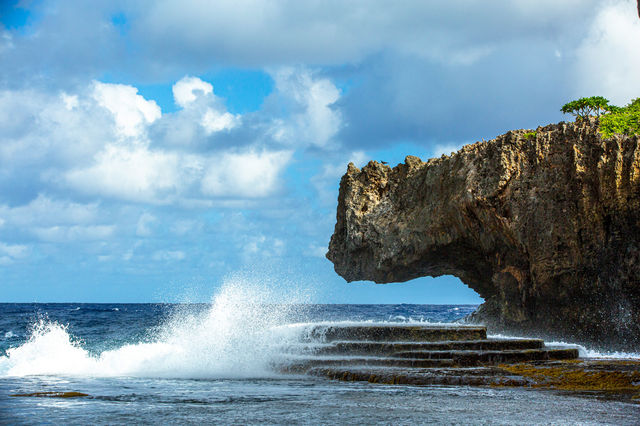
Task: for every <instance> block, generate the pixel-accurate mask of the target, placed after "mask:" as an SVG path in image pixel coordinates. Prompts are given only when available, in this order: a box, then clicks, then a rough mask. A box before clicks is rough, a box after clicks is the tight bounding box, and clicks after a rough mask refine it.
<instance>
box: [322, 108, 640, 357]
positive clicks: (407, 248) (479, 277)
mask: <svg viewBox="0 0 640 426" xmlns="http://www.w3.org/2000/svg"><path fill="white" fill-rule="evenodd" d="M327 257H328V258H329V259H330V260H331V261H332V262H333V263H334V265H335V270H336V272H337V273H338V274H340V275H341V276H343V277H344V278H345V279H346V280H347V281H354V280H372V281H375V282H377V283H388V282H398V281H407V280H410V279H413V278H417V277H422V276H440V275H455V276H457V277H459V278H460V279H461V280H462V281H463V282H464V283H465V284H467V285H468V286H469V287H471V288H472V289H474V290H475V291H476V292H477V293H478V294H479V295H480V296H481V297H482V298H484V300H485V303H484V304H483V305H482V306H481V307H480V308H479V310H478V311H477V312H476V313H474V315H473V316H472V320H474V321H478V322H483V323H485V324H486V325H488V326H489V330H490V331H492V332H498V331H500V332H502V331H506V332H511V333H519V334H524V335H535V336H540V337H545V338H559V339H564V340H571V341H574V342H582V343H588V344H591V345H593V344H595V345H596V346H598V347H605V348H615V349H624V350H640V138H638V137H628V136H619V135H616V136H614V137H613V138H611V139H606V140H605V139H602V138H601V137H600V135H599V133H598V131H597V124H596V123H595V122H593V121H592V122H588V123H582V124H580V125H577V124H574V123H560V124H556V125H549V126H546V127H544V128H542V127H541V128H538V129H537V131H536V132H535V133H532V132H527V131H524V130H518V131H511V132H508V133H506V134H505V135H502V136H499V137H497V138H496V139H495V140H492V141H488V142H478V143H475V144H473V145H468V146H465V147H464V148H462V149H461V150H460V151H458V152H457V153H453V154H452V155H451V156H443V157H441V158H436V159H431V160H429V161H427V162H422V161H421V160H420V159H418V158H417V157H411V156H409V157H407V158H406V161H405V163H404V164H399V165H397V166H396V167H394V168H390V167H388V166H386V165H383V164H379V163H377V162H370V163H369V164H368V165H367V166H365V167H364V168H362V170H360V169H358V168H356V167H355V166H354V165H353V164H350V165H349V167H348V170H347V173H346V174H345V175H344V176H343V177H342V180H341V182H340V195H339V199H338V211H337V223H336V227H335V233H334V235H333V236H332V238H331V242H330V245H329V252H328V253H327Z"/></svg>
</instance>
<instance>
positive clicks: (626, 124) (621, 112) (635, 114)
mask: <svg viewBox="0 0 640 426" xmlns="http://www.w3.org/2000/svg"><path fill="white" fill-rule="evenodd" d="M614 133H619V134H623V135H629V136H632V135H640V98H636V99H634V100H632V101H631V102H630V103H629V105H627V106H626V107H623V108H620V107H613V108H612V109H610V112H609V114H605V115H603V116H602V118H601V119H600V134H602V136H604V137H605V138H610V137H611V136H613V134H614Z"/></svg>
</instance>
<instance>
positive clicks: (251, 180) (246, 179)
mask: <svg viewBox="0 0 640 426" xmlns="http://www.w3.org/2000/svg"><path fill="white" fill-rule="evenodd" d="M291 155H292V152H291V151H274V152H270V151H262V152H258V151H248V152H244V153H227V154H223V155H221V156H220V157H218V158H215V159H213V160H212V161H211V162H210V163H209V165H208V168H207V171H206V173H205V175H204V178H203V179H202V192H203V193H204V194H205V195H209V196H214V197H231V198H244V197H248V198H254V197H266V196H268V195H270V194H272V193H273V192H274V191H275V190H276V189H277V187H278V183H279V182H278V178H279V176H280V174H281V172H282V170H283V168H284V167H285V166H286V165H287V164H288V163H289V160H290V159H291Z"/></svg>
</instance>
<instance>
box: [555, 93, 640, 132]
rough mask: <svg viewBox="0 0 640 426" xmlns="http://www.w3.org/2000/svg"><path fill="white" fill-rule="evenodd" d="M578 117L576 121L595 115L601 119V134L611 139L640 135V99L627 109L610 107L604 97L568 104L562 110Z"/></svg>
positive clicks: (579, 100)
mask: <svg viewBox="0 0 640 426" xmlns="http://www.w3.org/2000/svg"><path fill="white" fill-rule="evenodd" d="M560 111H562V112H563V113H565V114H571V115H574V116H575V117H576V121H580V120H584V119H587V118H588V117H591V116H593V115H596V116H597V117H598V118H599V127H600V134H601V135H602V136H604V137H605V138H610V137H611V136H613V135H614V134H616V133H618V134H623V135H628V136H632V135H640V98H636V99H634V100H632V101H631V102H630V103H629V105H627V106H626V107H618V106H615V105H609V100H608V99H606V98H604V97H602V96H591V97H589V98H580V99H577V100H575V101H571V102H568V103H566V104H564V105H563V106H562V108H561V109H560Z"/></svg>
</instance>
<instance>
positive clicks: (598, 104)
mask: <svg viewBox="0 0 640 426" xmlns="http://www.w3.org/2000/svg"><path fill="white" fill-rule="evenodd" d="M611 108H617V107H615V106H613V105H609V100H608V99H606V98H604V97H602V96H591V97H589V98H580V99H578V100H575V101H571V102H569V103H566V104H564V105H563V106H562V108H560V111H562V112H563V113H565V114H571V115H574V116H576V119H585V118H587V117H590V116H592V115H596V116H598V117H600V114H601V113H603V112H608V111H610V110H611Z"/></svg>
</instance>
